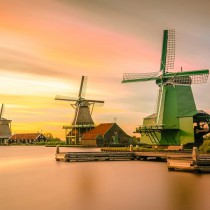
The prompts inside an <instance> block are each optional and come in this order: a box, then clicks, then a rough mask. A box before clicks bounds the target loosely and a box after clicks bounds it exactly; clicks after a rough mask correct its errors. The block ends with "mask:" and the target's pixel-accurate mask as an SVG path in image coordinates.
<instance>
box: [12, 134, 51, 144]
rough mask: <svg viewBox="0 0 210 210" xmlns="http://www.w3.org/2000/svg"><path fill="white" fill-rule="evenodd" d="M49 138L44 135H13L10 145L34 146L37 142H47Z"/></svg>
mask: <svg viewBox="0 0 210 210" xmlns="http://www.w3.org/2000/svg"><path fill="white" fill-rule="evenodd" d="M46 141H47V138H46V137H45V136H44V135H43V134H42V133H21V134H13V135H12V136H11V137H10V138H9V141H8V142H9V143H17V144H21V143H22V144H34V143H35V142H46Z"/></svg>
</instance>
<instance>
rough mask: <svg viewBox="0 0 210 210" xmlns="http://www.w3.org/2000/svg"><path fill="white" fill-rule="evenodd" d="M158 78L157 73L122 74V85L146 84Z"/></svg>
mask: <svg viewBox="0 0 210 210" xmlns="http://www.w3.org/2000/svg"><path fill="white" fill-rule="evenodd" d="M158 78H159V72H149V73H124V74H123V81H122V83H126V82H146V81H150V80H157V79H158Z"/></svg>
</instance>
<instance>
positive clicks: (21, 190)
mask: <svg viewBox="0 0 210 210" xmlns="http://www.w3.org/2000/svg"><path fill="white" fill-rule="evenodd" d="M55 150H56V149H55V148H46V147H36V146H31V147H27V146H25V147H24V146H22V147H19V146H17V147H16V146H8V147H6V146H2V147H0V209H1V210H37V209H39V210H42V209H43V210H48V209H49V210H58V209H60V210H70V209H74V210H83V209H85V210H95V209H97V210H118V209H121V210H127V209H129V210H137V209H138V210H139V209H140V210H188V209H190V210H209V209H210V199H209V195H210V174H191V173H182V172H168V170H167V167H166V163H160V162H143V161H113V162H111V161H110V162H109V161H105V162H79V163H78V162H70V163H69V162H56V161H55V159H54V155H55ZM75 150H77V151H81V150H82V151H86V150H85V149H70V148H61V151H75ZM93 150H94V151H95V150H96V149H93Z"/></svg>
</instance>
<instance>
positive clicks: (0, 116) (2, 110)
mask: <svg viewBox="0 0 210 210" xmlns="http://www.w3.org/2000/svg"><path fill="white" fill-rule="evenodd" d="M3 112H4V104H2V105H1V113H0V119H1V118H2V116H3Z"/></svg>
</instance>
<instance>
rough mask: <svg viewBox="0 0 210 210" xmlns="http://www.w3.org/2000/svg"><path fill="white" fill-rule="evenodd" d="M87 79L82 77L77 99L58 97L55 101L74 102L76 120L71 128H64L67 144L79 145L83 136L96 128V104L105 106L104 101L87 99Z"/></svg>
mask: <svg viewBox="0 0 210 210" xmlns="http://www.w3.org/2000/svg"><path fill="white" fill-rule="evenodd" d="M86 85H87V77H86V76H82V79H81V84H80V89H79V94H78V97H77V98H72V97H64V96H56V97H55V100H62V101H70V102H74V103H72V104H71V106H72V107H73V108H74V110H75V112H74V119H73V121H72V125H71V126H64V127H63V128H64V129H65V130H66V142H67V144H79V143H80V139H81V137H82V135H83V134H84V133H85V132H87V131H88V130H91V129H92V128H94V127H95V125H94V122H93V119H92V112H93V108H94V105H95V104H103V103H104V101H100V100H92V99H85V92H86Z"/></svg>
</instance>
